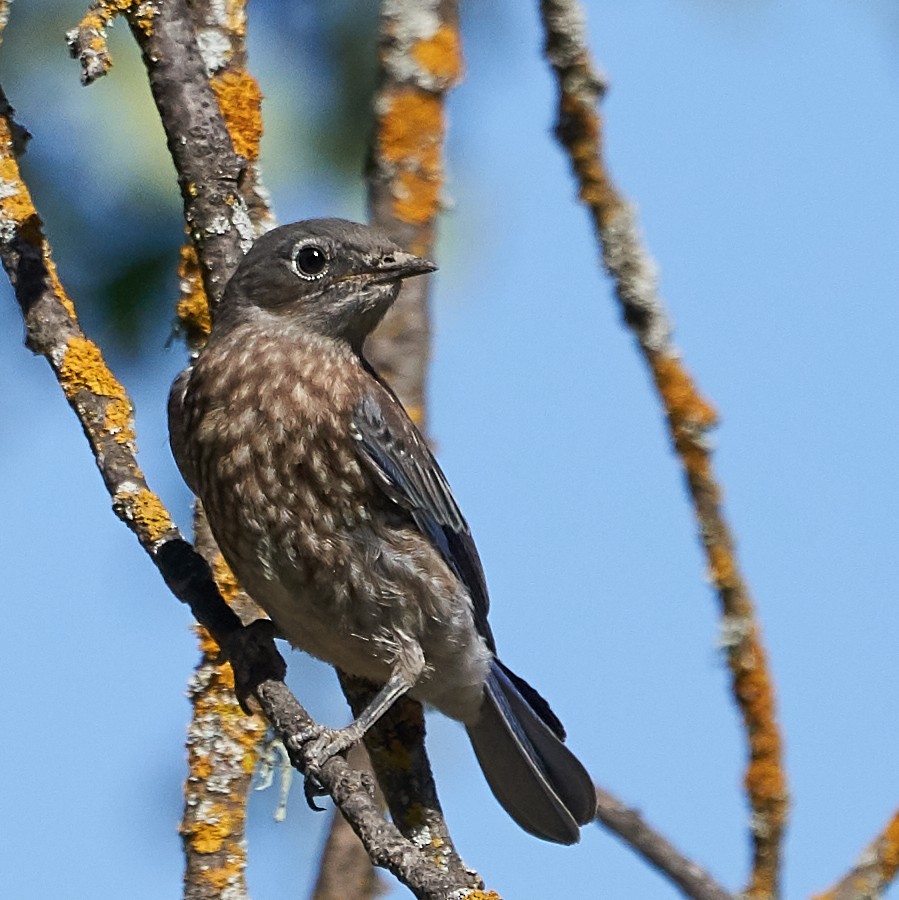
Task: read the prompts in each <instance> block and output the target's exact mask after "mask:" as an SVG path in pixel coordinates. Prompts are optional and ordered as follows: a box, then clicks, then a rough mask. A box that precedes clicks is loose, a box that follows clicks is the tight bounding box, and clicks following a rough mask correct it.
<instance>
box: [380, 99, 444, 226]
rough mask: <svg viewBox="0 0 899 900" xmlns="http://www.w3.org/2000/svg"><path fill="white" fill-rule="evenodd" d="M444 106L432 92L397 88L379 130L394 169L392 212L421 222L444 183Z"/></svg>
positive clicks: (429, 215) (428, 216) (383, 149)
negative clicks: (442, 145) (441, 145)
mask: <svg viewBox="0 0 899 900" xmlns="http://www.w3.org/2000/svg"><path fill="white" fill-rule="evenodd" d="M442 136H443V106H442V104H441V102H440V99H439V98H438V97H436V96H435V95H434V94H431V93H428V92H426V91H422V90H419V89H418V88H408V87H404V88H400V89H398V90H396V91H394V92H393V93H392V95H391V96H390V97H389V99H388V101H387V104H386V112H385V113H384V114H383V115H382V117H381V120H380V123H379V131H378V147H379V149H380V152H381V154H382V156H383V157H384V159H385V160H386V161H387V162H388V163H390V164H392V165H394V166H395V167H396V169H397V172H396V175H395V177H394V180H393V198H394V202H393V214H394V215H395V216H396V218H398V219H400V220H401V221H403V222H408V223H410V224H413V225H422V224H424V223H425V222H428V221H429V220H430V219H431V218H433V216H434V214H435V213H436V211H437V205H438V202H439V199H440V190H441V187H442V185H443V171H442V168H441V163H440V143H441V140H442Z"/></svg>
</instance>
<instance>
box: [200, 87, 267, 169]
mask: <svg viewBox="0 0 899 900" xmlns="http://www.w3.org/2000/svg"><path fill="white" fill-rule="evenodd" d="M210 84H211V85H212V90H213V91H214V93H215V96H216V99H217V100H218V103H219V108H220V109H221V111H222V116H223V117H224V119H225V124H226V125H227V126H228V131H229V133H230V134H231V141H232V142H233V144H234V149H235V151H237V153H239V154H240V155H241V156H244V157H246V158H247V159H249V160H256V159H258V158H259V141H260V139H261V138H262V91H260V90H259V85H258V84H257V83H256V79H255V78H253V76H252V75H250V74H249V73H248V72H246V71H244V70H243V69H229V70H228V71H226V72H224V73H222V74H221V75H216V76H215V77H214V78H212V79H211V80H210Z"/></svg>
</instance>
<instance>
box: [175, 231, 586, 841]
mask: <svg viewBox="0 0 899 900" xmlns="http://www.w3.org/2000/svg"><path fill="white" fill-rule="evenodd" d="M432 269H433V266H432V265H431V264H430V263H427V262H426V261H424V260H421V259H418V258H417V257H414V256H412V255H410V254H408V253H405V252H403V251H402V250H401V249H400V248H399V247H397V246H396V245H394V244H393V243H392V242H390V241H389V240H388V239H387V238H386V237H385V236H383V235H382V234H381V233H379V232H377V231H376V230H374V229H369V228H366V227H365V226H361V225H354V224H352V223H348V222H343V221H340V220H333V219H328V220H316V221H311V222H303V223H298V224H297V225H292V226H286V227H284V228H279V229H276V230H275V231H273V232H269V233H268V234H267V235H264V236H263V237H262V238H260V239H259V241H257V243H256V244H255V245H254V247H253V248H252V249H251V250H250V252H249V254H248V255H247V257H246V258H245V260H244V261H243V263H242V264H241V266H240V267H239V268H238V270H237V272H236V273H235V275H234V277H233V278H232V280H231V282H230V283H229V285H228V287H227V289H226V291H225V295H224V298H223V300H222V304H221V307H220V309H219V311H218V314H217V317H216V320H215V324H214V327H213V330H212V334H211V335H210V338H209V341H208V343H207V345H206V347H205V348H204V349H203V351H202V352H201V353H200V354H199V356H198V358H197V359H196V361H195V362H194V363H193V365H191V366H190V367H188V369H186V370H185V371H184V372H183V373H182V374H181V375H180V376H179V378H178V379H177V380H176V382H175V384H174V385H173V388H172V393H171V397H170V403H169V421H170V431H171V443H172V449H173V452H174V455H175V458H176V460H177V462H178V465H179V468H180V469H181V472H182V474H183V475H184V478H185V480H186V481H187V482H188V484H189V485H190V487H191V488H192V489H193V490H194V492H195V493H196V494H197V495H198V496H199V497H200V499H201V500H202V501H203V505H204V508H205V510H206V514H207V517H208V519H209V523H210V526H211V528H212V531H213V534H214V535H215V538H216V541H217V542H218V544H219V547H220V548H221V550H222V553H223V554H224V556H225V558H226V559H227V560H228V562H229V564H230V565H231V567H232V568H233V569H234V571H235V573H236V574H237V576H238V578H239V579H240V581H241V583H242V584H243V586H244V587H245V588H246V590H247V591H248V592H249V594H250V595H251V596H252V597H253V598H254V599H255V600H256V601H257V602H258V603H259V605H260V606H262V607H263V609H265V610H266V612H267V613H268V614H269V615H270V616H271V618H272V619H273V620H274V622H275V624H276V625H277V627H278V629H279V630H280V631H281V632H282V634H284V636H285V637H287V638H288V640H290V642H291V643H292V644H293V645H294V646H296V647H299V648H301V649H303V650H306V651H307V652H309V653H311V654H313V655H315V656H317V657H319V658H321V659H324V660H326V661H327V662H330V663H331V664H333V665H335V666H338V667H339V668H341V669H342V670H343V671H345V672H347V673H349V674H352V675H358V676H361V677H364V678H368V679H370V680H372V681H374V682H376V683H379V684H383V685H384V687H383V689H382V690H381V692H380V693H379V695H378V696H377V697H376V698H375V700H374V701H373V702H372V704H371V705H370V706H369V708H368V709H367V710H365V711H364V712H363V713H362V715H361V716H360V717H359V718H358V719H357V721H356V722H355V723H354V724H353V725H352V726H350V727H349V728H348V729H344V730H341V731H337V732H335V731H331V730H328V729H324V730H323V731H322V733H321V734H320V735H317V736H316V739H317V741H318V749H319V750H320V751H321V758H322V759H324V758H327V756H328V755H330V754H332V753H334V752H339V751H340V750H342V749H344V748H345V747H346V746H348V745H349V744H351V743H352V742H354V741H355V740H358V738H359V737H360V736H361V734H362V733H364V731H365V729H366V728H367V727H369V726H370V724H371V723H372V722H373V721H375V720H376V719H377V718H378V717H379V716H380V715H381V714H382V713H383V711H384V710H385V709H387V708H388V707H389V706H390V704H391V703H392V702H393V700H394V699H396V697H397V696H399V695H400V694H402V693H404V692H406V691H409V692H410V693H411V694H412V695H413V696H415V697H417V698H418V699H420V700H422V701H424V702H427V703H429V704H431V705H433V706H436V707H437V708H438V709H440V710H442V711H443V712H445V713H446V714H447V715H450V716H452V717H453V718H456V719H459V720H460V721H462V722H463V723H465V725H466V727H467V728H468V730H469V734H470V735H471V737H472V742H473V744H474V746H475V750H476V752H477V754H478V758H479V760H480V762H481V765H482V767H483V768H484V771H485V773H486V774H487V777H488V780H489V781H490V784H491V787H492V788H493V789H494V792H495V793H496V794H497V797H499V799H500V801H501V802H502V803H503V804H504V805H505V806H506V808H507V809H508V810H509V811H510V813H511V814H512V815H513V817H515V818H516V820H517V821H518V822H519V823H520V824H522V825H523V827H525V828H527V829H528V830H529V831H532V832H533V833H535V834H538V835H540V836H541V837H545V838H548V839H550V840H557V841H561V842H564V843H570V842H572V841H574V840H577V836H578V828H577V826H578V824H583V822H585V821H587V820H589V818H591V817H592V812H593V789H592V784H591V782H590V780H589V777H588V776H587V773H586V772H585V771H584V770H583V767H581V766H580V763H578V762H577V760H576V759H575V758H574V757H573V756H572V755H571V754H570V752H569V751H568V750H567V749H566V748H565V747H564V745H563V743H562V738H563V737H564V732H563V731H562V727H561V724H560V723H559V721H558V719H556V717H555V716H554V715H553V714H552V712H551V711H550V710H549V707H548V705H547V704H546V703H545V701H543V700H542V698H540V697H539V695H538V694H537V693H536V692H535V691H534V690H533V689H532V688H530V687H529V686H528V685H527V684H526V683H525V682H523V681H522V680H521V679H518V678H517V676H515V675H513V674H512V673H510V672H509V671H508V670H507V669H505V667H503V666H502V664H501V663H499V661H498V660H497V659H496V657H495V650H496V648H495V644H494V640H493V636H492V634H491V632H490V629H489V626H488V624H487V609H488V600H487V589H486V585H485V582H484V577H483V572H482V569H481V564H480V560H479V559H478V555H477V551H476V549H475V546H474V542H473V541H472V539H471V535H470V533H469V530H468V526H467V524H466V523H465V520H464V518H463V517H462V514H461V512H460V511H459V509H458V507H457V505H456V503H455V500H454V499H453V497H452V493H451V491H450V489H449V486H448V484H447V483H446V479H445V478H444V476H443V473H442V472H441V471H440V468H439V466H438V465H437V463H436V461H435V460H434V458H433V456H432V455H431V453H430V451H429V450H428V448H427V445H426V444H425V442H424V440H423V439H422V438H421V435H420V434H419V433H418V431H417V429H416V428H415V426H414V425H413V423H412V422H411V420H410V419H409V417H408V416H407V415H406V413H405V410H403V408H402V406H401V405H400V403H399V402H398V401H397V400H396V398H395V397H394V395H393V394H392V393H391V391H390V390H389V388H387V387H386V386H385V385H383V384H382V383H381V381H380V380H379V379H378V378H377V376H376V375H375V374H374V373H373V372H372V370H371V369H370V367H369V366H368V364H367V363H366V362H365V360H364V358H363V356H362V354H361V346H362V342H363V341H364V339H365V337H366V335H367V334H368V333H369V332H370V331H371V329H372V328H374V326H375V325H376V324H377V322H378V320H379V319H380V318H381V316H382V315H383V314H384V312H385V311H386V310H387V308H388V307H389V306H390V304H391V303H392V302H393V300H394V299H395V297H396V294H397V292H398V290H399V285H400V282H401V279H402V278H404V277H409V276H411V275H416V274H422V273H424V272H428V271H431V270H432Z"/></svg>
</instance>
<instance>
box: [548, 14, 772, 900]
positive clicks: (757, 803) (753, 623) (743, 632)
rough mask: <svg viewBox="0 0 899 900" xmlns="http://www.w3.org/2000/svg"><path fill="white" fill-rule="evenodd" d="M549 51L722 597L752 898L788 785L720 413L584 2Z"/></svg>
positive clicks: (583, 176) (567, 134) (555, 27)
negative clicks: (663, 282)
mask: <svg viewBox="0 0 899 900" xmlns="http://www.w3.org/2000/svg"><path fill="white" fill-rule="evenodd" d="M540 8H541V14H542V19H543V25H544V29H545V37H546V45H545V50H546V55H547V58H548V59H549V62H550V64H551V65H552V68H553V71H554V73H555V75H556V79H557V83H558V88H559V93H558V97H559V108H558V122H557V125H556V135H557V137H558V139H559V141H560V143H561V144H562V146H563V148H564V149H565V151H566V152H567V154H568V156H569V159H570V161H571V166H572V169H573V171H574V174H575V177H576V179H577V182H578V187H579V195H580V198H581V200H582V201H583V203H584V204H585V205H586V207H587V208H588V210H589V211H590V214H591V216H592V218H593V224H594V227H595V230H596V234H597V238H598V240H599V242H600V244H601V248H602V257H603V262H604V264H605V266H606V269H607V270H608V271H609V274H610V275H611V276H612V278H613V279H614V281H615V289H616V294H617V296H618V301H619V303H620V305H621V310H622V313H623V316H624V320H625V321H626V322H627V324H628V325H629V326H630V328H631V329H632V330H633V332H634V335H635V336H636V338H637V342H638V344H639V347H640V349H641V351H642V353H643V357H644V359H645V360H646V363H647V365H648V366H649V370H650V372H651V373H652V377H653V380H654V382H655V385H656V389H657V390H658V393H659V396H660V398H661V401H662V403H663V405H664V408H665V413H666V415H667V419H668V427H669V430H670V433H671V437H672V441H673V443H674V447H675V450H676V452H677V454H678V456H679V458H680V460H681V463H682V465H683V468H684V472H685V474H686V479H687V485H688V488H689V492H690V496H691V498H692V501H693V506H694V510H695V513H696V519H697V523H698V525H699V533H700V537H701V540H702V544H703V547H704V549H705V553H706V558H707V560H708V568H709V574H710V577H711V580H712V583H713V584H714V586H715V589H716V591H717V593H718V597H719V600H720V604H721V612H722V625H723V627H722V631H723V635H724V646H725V649H726V652H727V661H728V666H729V668H730V671H731V677H732V685H733V693H734V697H735V699H736V702H737V705H738V707H739V709H740V712H741V714H742V717H743V722H744V725H745V728H746V733H747V737H748V742H749V764H748V767H747V770H746V775H745V785H746V791H747V795H748V798H749V803H750V806H751V809H752V820H751V831H752V840H753V869H752V876H751V880H750V883H749V885H748V887H747V890H746V896H747V897H749V898H752V900H766V898H774V897H777V896H778V894H779V877H780V858H781V842H782V837H783V832H784V827H785V823H786V817H787V807H788V798H787V787H786V776H785V774H784V768H783V762H782V746H781V736H780V731H779V729H778V726H777V721H776V718H775V704H774V688H773V685H772V682H771V677H770V673H769V670H768V664H767V657H766V653H765V650H764V647H763V645H762V640H761V632H760V628H759V625H758V622H757V620H756V614H755V610H754V606H753V602H752V599H751V597H750V594H749V590H748V587H747V585H746V582H745V580H744V579H743V576H742V574H741V573H740V569H739V564H738V562H737V557H736V552H735V549H734V541H733V537H732V536H731V533H730V528H729V527H728V524H727V522H726V520H725V518H724V513H723V510H722V505H721V489H720V488H719V486H718V483H717V480H716V477H715V474H714V471H713V469H712V460H711V452H710V449H709V445H708V442H707V440H706V433H707V432H708V431H709V429H710V428H711V427H712V426H713V425H714V424H715V421H716V417H715V412H714V410H713V409H712V407H711V406H710V405H709V403H708V402H707V401H706V400H705V399H704V398H703V397H702V396H701V395H700V393H699V391H698V390H697V388H696V385H695V384H694V382H693V379H692V378H691V377H690V375H689V373H688V372H687V371H686V369H685V368H684V366H683V364H682V362H681V359H680V355H679V354H678V352H677V350H676V349H675V348H674V346H673V344H672V343H671V332H672V327H671V323H670V320H669V318H668V315H667V313H666V311H665V309H664V307H663V304H662V301H661V299H660V297H659V295H658V291H657V288H656V277H655V267H654V265H653V263H652V261H651V260H650V258H649V256H648V254H647V253H646V251H645V249H644V248H643V244H642V240H641V237H640V235H639V232H638V229H637V223H636V216H635V213H634V210H633V208H632V207H631V206H630V204H629V203H627V201H626V200H625V199H624V198H623V197H622V196H621V195H620V194H619V193H618V191H617V189H616V188H615V186H614V184H613V183H612V181H611V178H610V177H609V175H608V173H607V171H606V168H605V164H604V162H603V158H602V142H601V138H602V122H601V119H600V117H599V114H598V112H597V109H596V104H597V102H598V100H599V99H600V98H601V96H602V93H603V90H604V85H603V82H602V80H601V79H600V78H599V77H598V75H597V74H596V72H595V70H594V68H593V65H592V62H591V58H590V54H589V51H588V49H587V46H586V43H585V39H584V29H585V25H584V16H583V11H582V9H581V7H580V6H579V4H578V3H577V2H576V0H541V4H540Z"/></svg>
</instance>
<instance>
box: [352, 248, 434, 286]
mask: <svg viewBox="0 0 899 900" xmlns="http://www.w3.org/2000/svg"><path fill="white" fill-rule="evenodd" d="M436 269H437V266H435V265H434V263H432V262H431V261H430V260H427V259H424V258H423V257H421V256H415V255H414V254H412V253H406V251H405V250H397V251H396V252H394V253H389V254H387V255H386V256H382V257H381V259H379V260H377V261H376V262H375V263H374V265H372V267H371V268H370V269H369V270H368V272H367V273H366V274H370V275H371V276H372V277H371V278H370V280H369V284H389V283H390V282H392V281H401V280H402V279H403V278H411V277H412V276H413V275H427V273H428V272H434V271H436Z"/></svg>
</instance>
